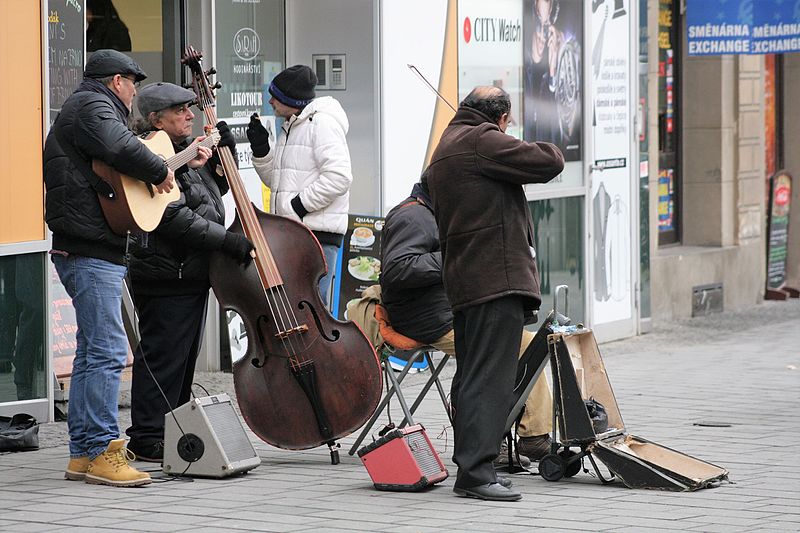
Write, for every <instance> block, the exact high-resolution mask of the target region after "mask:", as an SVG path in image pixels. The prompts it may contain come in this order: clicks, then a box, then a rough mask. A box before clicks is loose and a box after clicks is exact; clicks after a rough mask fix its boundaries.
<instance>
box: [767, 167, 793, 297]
mask: <svg viewBox="0 0 800 533" xmlns="http://www.w3.org/2000/svg"><path fill="white" fill-rule="evenodd" d="M791 207H792V177H791V176H790V175H789V174H788V173H786V172H780V173H778V174H777V175H775V176H773V178H772V179H771V180H770V197H769V213H768V216H769V219H768V221H767V225H768V227H769V230H768V231H769V242H768V244H767V289H768V290H769V289H780V288H781V287H783V284H784V282H785V281H786V257H787V252H788V249H787V247H788V245H789V212H790V210H791Z"/></svg>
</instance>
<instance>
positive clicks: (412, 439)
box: [405, 431, 442, 477]
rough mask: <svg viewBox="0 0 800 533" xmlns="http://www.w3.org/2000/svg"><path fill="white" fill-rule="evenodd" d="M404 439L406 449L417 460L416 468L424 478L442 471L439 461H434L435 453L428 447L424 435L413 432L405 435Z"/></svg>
mask: <svg viewBox="0 0 800 533" xmlns="http://www.w3.org/2000/svg"><path fill="white" fill-rule="evenodd" d="M405 439H406V443H407V444H408V448H409V449H410V450H411V453H413V454H414V458H415V459H416V460H417V466H419V469H420V470H421V471H422V473H423V474H424V475H425V476H426V477H428V476H432V475H434V474H439V473H440V472H441V471H442V469H441V467H440V466H439V461H437V460H436V455H435V454H436V452H435V451H434V450H433V449H432V448H431V447H430V445H428V440H427V439H426V438H425V435H424V433H422V432H421V431H415V432H414V433H409V434H407V435H405Z"/></svg>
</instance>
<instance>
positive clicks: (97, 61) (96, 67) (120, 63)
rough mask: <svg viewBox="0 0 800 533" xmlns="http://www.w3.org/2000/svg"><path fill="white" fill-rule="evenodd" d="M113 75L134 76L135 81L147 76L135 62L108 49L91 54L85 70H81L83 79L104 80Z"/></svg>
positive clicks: (120, 53)
mask: <svg viewBox="0 0 800 533" xmlns="http://www.w3.org/2000/svg"><path fill="white" fill-rule="evenodd" d="M114 74H122V75H123V76H134V77H135V79H136V81H142V80H143V79H145V78H147V74H145V72H144V70H142V67H140V66H139V64H138V63H137V62H136V61H134V60H133V59H131V58H130V57H128V56H126V55H125V54H123V53H122V52H117V51H116V50H109V49H105V50H98V51H96V52H95V53H93V54H92V57H90V58H89V62H88V63H86V68H84V69H83V77H84V78H105V77H106V76H113V75H114Z"/></svg>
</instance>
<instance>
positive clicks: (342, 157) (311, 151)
mask: <svg viewBox="0 0 800 533" xmlns="http://www.w3.org/2000/svg"><path fill="white" fill-rule="evenodd" d="M349 127H350V124H349V122H348V121H347V115H345V112H344V109H342V106H341V105H340V104H339V102H338V101H336V100H335V99H333V98H331V97H330V96H322V97H320V98H316V99H314V100H313V101H312V102H311V103H310V104H308V105H307V106H306V107H305V109H303V111H302V112H301V113H300V114H299V115H293V116H292V117H291V118H290V119H288V120H286V121H284V123H283V126H282V127H281V130H282V133H281V134H280V136H279V137H278V141H277V143H276V146H275V147H274V148H272V150H270V152H269V154H267V155H266V156H264V157H254V158H253V166H254V167H255V169H256V172H257V173H258V175H259V177H260V178H261V181H263V182H264V184H265V185H266V186H267V187H269V188H270V190H271V192H272V194H271V197H270V206H271V209H270V210H271V212H272V213H274V214H276V215H281V216H285V217H289V218H292V219H294V220H299V221H301V222H303V224H305V225H306V226H308V228H309V229H311V230H312V231H325V232H330V233H338V234H340V235H343V234H344V233H345V232H346V231H347V212H348V210H349V208H350V184H351V183H352V182H353V174H352V171H351V169H350V151H349V150H348V149H347V141H346V139H345V135H346V134H347V130H348V128H349ZM298 195H299V196H300V201H301V202H302V204H303V207H304V208H305V209H306V211H308V213H307V214H306V215H305V217H303V218H302V219H301V218H300V216H298V214H297V213H296V212H295V210H294V208H293V207H292V199H293V198H294V197H295V196H298Z"/></svg>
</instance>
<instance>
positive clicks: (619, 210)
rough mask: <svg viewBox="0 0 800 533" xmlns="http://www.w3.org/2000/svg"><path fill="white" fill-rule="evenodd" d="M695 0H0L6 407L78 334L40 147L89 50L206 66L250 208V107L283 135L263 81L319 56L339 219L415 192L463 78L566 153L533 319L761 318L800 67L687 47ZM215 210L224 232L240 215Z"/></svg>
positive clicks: (48, 388) (799, 255)
mask: <svg viewBox="0 0 800 533" xmlns="http://www.w3.org/2000/svg"><path fill="white" fill-rule="evenodd" d="M687 4H688V5H687ZM691 5H692V0H592V1H591V2H589V1H583V0H496V1H493V2H483V1H479V0H406V1H404V2H394V1H389V0H336V1H330V2H318V1H316V0H113V2H112V1H109V0H105V1H100V0H38V1H34V0H0V10H2V12H3V13H4V14H5V15H6V16H5V17H4V19H3V20H4V21H3V22H0V24H2V25H3V28H2V31H0V65H2V66H3V68H4V71H6V72H14V73H15V78H14V79H15V80H16V82H15V83H14V84H4V85H3V86H0V92H2V94H0V96H2V98H0V116H2V117H3V121H2V125H0V146H2V150H3V154H4V155H5V157H4V158H3V160H4V161H8V162H10V166H11V168H10V172H6V173H4V177H3V178H2V180H3V183H4V185H5V187H4V188H5V190H6V191H10V192H11V193H10V194H5V195H2V197H0V207H2V209H0V313H2V314H0V317H1V318H2V323H1V324H0V413H2V414H7V413H14V412H20V411H25V412H30V413H31V414H34V416H36V417H37V418H39V419H40V420H50V419H53V417H54V400H55V399H57V397H58V395H59V387H60V384H63V385H67V386H68V376H69V372H70V368H71V357H72V354H74V350H75V328H76V326H75V320H74V313H72V308H71V305H70V302H69V299H68V297H67V296H66V294H65V293H64V291H63V288H62V287H61V285H60V283H59V282H58V279H57V276H55V273H54V270H53V268H52V266H51V263H50V261H49V259H48V257H47V251H48V250H49V239H48V234H47V229H46V226H45V224H44V222H43V195H44V189H43V183H42V169H41V166H42V165H41V160H42V159H41V155H42V154H41V151H42V147H43V139H44V136H45V135H46V133H47V130H48V128H49V125H50V124H51V123H52V121H53V120H54V119H55V117H56V116H57V114H58V111H59V109H60V106H61V103H63V101H64V100H65V99H66V97H67V96H69V94H71V92H72V90H73V89H74V88H75V87H76V86H77V84H78V83H79V82H80V79H81V76H82V68H83V65H84V64H85V61H86V60H87V58H88V57H89V56H90V54H91V53H92V51H94V50H96V49H99V48H103V47H116V48H119V49H121V50H123V51H125V52H126V53H129V54H130V55H131V56H132V57H134V58H135V59H136V60H137V61H138V62H139V63H140V64H141V65H142V66H143V67H144V70H145V71H146V72H147V73H148V74H149V78H148V80H146V82H145V83H150V82H154V81H162V80H163V81H170V82H174V83H178V84H182V83H185V82H187V81H188V72H187V71H186V70H185V69H184V68H183V66H182V65H181V63H180V58H181V55H182V54H183V51H184V49H185V47H186V46H187V45H192V46H194V47H195V48H196V49H198V50H201V51H202V52H203V56H204V57H203V63H204V66H205V67H206V68H209V67H211V66H214V67H215V68H216V70H217V75H216V79H217V80H218V81H220V82H221V83H222V87H221V88H220V89H219V90H218V91H217V109H216V114H217V116H218V117H219V118H220V119H223V120H226V121H227V122H228V123H229V124H231V125H232V126H233V128H232V129H233V131H234V134H235V135H236V136H237V141H238V142H239V143H240V144H239V146H238V152H239V158H240V159H239V165H240V169H241V170H242V176H243V178H244V180H245V183H246V186H247V189H248V192H249V194H250V197H251V199H252V200H253V201H254V202H255V203H256V204H257V205H259V206H261V207H262V208H264V209H268V207H269V191H268V190H266V189H264V188H263V187H262V185H261V183H260V181H259V180H258V178H257V177H256V175H255V173H254V172H253V171H252V169H251V166H252V165H251V163H250V157H251V155H250V150H249V144H248V143H247V140H246V136H245V134H244V130H245V124H246V123H247V121H248V120H249V116H250V114H252V113H253V112H258V113H260V114H261V115H262V117H263V120H264V122H265V124H266V126H267V127H268V128H269V129H271V130H272V131H273V132H275V131H277V130H278V128H279V127H280V121H279V120H276V118H275V117H274V116H273V115H272V111H271V108H270V106H269V105H268V103H267V101H268V99H269V95H268V93H267V91H266V89H267V87H268V85H269V82H270V80H271V79H272V77H273V76H274V75H275V74H277V73H278V72H280V71H281V70H282V69H283V68H285V67H286V66H289V65H293V64H297V63H303V64H308V65H311V66H312V68H314V69H315V70H316V71H317V73H318V75H319V78H320V85H319V87H318V88H317V94H318V95H330V96H333V97H335V98H336V99H338V100H339V101H340V102H341V103H342V106H343V107H344V109H345V110H346V111H347V113H348V117H349V120H350V132H349V134H348V143H349V146H350V150H351V155H352V160H353V174H354V183H353V187H352V191H351V212H352V213H354V214H362V215H367V216H380V215H384V214H385V213H387V212H388V211H389V209H391V208H392V207H393V206H394V205H395V204H397V203H398V202H400V201H401V200H402V199H404V198H405V197H406V196H407V194H408V192H409V191H410V190H411V187H412V185H413V184H414V183H415V182H416V181H417V180H418V179H419V177H420V175H421V173H422V171H423V169H424V168H425V165H426V162H427V160H428V158H429V157H430V154H431V153H432V151H433V149H434V148H435V146H436V143H437V142H438V139H439V136H440V135H441V132H442V130H443V129H444V127H445V126H446V124H447V122H448V121H449V120H450V118H451V117H452V115H453V110H452V109H451V106H452V107H455V106H457V103H458V102H459V101H460V100H461V99H462V98H463V97H464V96H465V95H466V94H467V93H468V92H469V91H470V90H471V89H472V88H473V87H474V86H476V85H496V86H501V87H503V88H504V89H505V90H506V91H507V92H508V93H509V94H510V96H511V99H512V123H511V127H510V128H509V133H510V134H511V135H515V136H517V137H519V138H522V139H525V140H548V141H551V142H555V143H556V144H558V145H559V146H560V147H561V149H562V151H564V153H565V155H566V159H567V165H566V168H565V171H564V173H563V174H562V175H561V176H559V178H557V179H556V180H554V182H552V183H549V184H545V185H535V186H528V187H527V188H526V194H527V196H528V199H529V202H530V208H531V213H532V215H533V219H534V222H535V226H536V235H535V239H536V243H535V244H536V247H537V250H538V256H537V261H538V262H539V270H540V273H541V275H542V292H543V301H544V304H543V308H545V309H549V308H550V307H551V306H552V302H553V292H554V289H555V287H556V286H558V285H561V284H566V285H568V286H569V295H568V312H569V314H570V315H571V316H572V317H573V318H574V319H575V320H576V321H578V322H582V323H585V324H587V325H589V326H591V327H593V328H594V329H595V331H596V333H597V335H598V337H599V338H600V339H601V340H608V339H614V338H621V337H625V336H630V335H635V334H637V333H641V332H644V331H647V330H648V329H649V328H650V327H651V325H652V324H653V323H656V324H657V323H658V322H659V321H663V320H669V319H674V318H684V317H690V316H693V314H697V313H702V312H711V311H714V310H716V309H727V310H735V309H742V308H746V307H749V306H752V305H757V304H758V303H759V302H760V301H761V299H762V298H763V295H764V289H765V283H766V277H767V259H766V258H767V251H766V248H767V241H768V237H767V235H768V227H767V222H766V219H767V212H768V207H769V205H770V204H769V202H768V199H767V198H768V195H769V194H768V193H769V191H768V179H769V178H770V177H771V176H772V175H773V174H775V173H776V172H778V171H779V170H781V169H786V170H788V171H789V172H790V173H791V174H793V175H795V176H796V175H797V174H798V173H800V159H798V158H800V156H798V155H797V154H794V153H792V152H791V151H790V150H787V149H786V147H788V146H791V142H792V141H793V140H797V139H798V138H799V137H800V125H798V124H797V123H796V122H797V121H792V120H790V117H792V116H798V110H797V109H796V108H797V106H798V105H800V104H798V103H797V101H799V100H800V99H798V98H793V96H794V95H797V94H798V89H796V87H797V82H798V81H800V58H798V54H791V53H786V54H780V55H771V56H767V55H708V56H702V57H700V56H698V57H694V56H690V55H689V54H688V51H687V50H688V47H687V22H686V9H691ZM120 22H121V25H120ZM12 24H13V26H12ZM543 35H548V36H550V35H554V37H553V38H552V40H551V38H550V37H548V38H547V39H544V38H543V37H542V36H543ZM765 79H766V80H767V81H765ZM22 84H24V85H22ZM20 87H24V88H29V89H30V90H20ZM437 92H438V93H439V94H438V95H437V94H436V93H437ZM198 122H199V121H198ZM198 127H199V126H198ZM198 133H199V130H198ZM12 154H13V157H12ZM797 194H798V193H796V192H793V193H792V198H796V196H797ZM228 211H229V216H230V217H231V218H232V212H233V206H232V203H229V204H228ZM798 226H800V219H799V218H798V217H794V218H791V217H790V218H789V245H788V248H787V255H786V257H787V260H786V263H785V264H786V269H785V270H786V272H785V278H786V284H787V285H790V286H791V285H793V284H794V286H797V285H798V284H800V247H799V246H798V245H797V244H796V243H797V241H798V240H800V227H798ZM342 275H346V272H345V273H343V274H342ZM560 305H562V306H563V305H564V303H561V304H560ZM562 309H563V307H562ZM208 313H209V316H208V318H209V320H208V322H207V323H208V324H209V327H208V328H207V330H208V331H207V336H206V339H205V341H206V342H205V345H204V349H203V350H204V358H203V361H204V364H203V363H201V364H200V365H199V367H200V368H202V369H208V370H215V369H220V368H224V367H225V366H226V359H228V358H227V356H226V355H225V354H227V353H230V351H231V346H232V345H233V344H237V343H238V344H240V345H241V344H243V343H245V342H246V339H245V337H246V336H245V335H242V332H241V331H238V330H236V328H235V327H231V317H230V316H229V315H228V314H226V313H225V312H224V311H223V310H220V309H219V308H218V306H217V305H216V304H214V303H212V304H211V305H210V306H209V311H208ZM128 314H130V313H128ZM233 323H234V324H235V321H234V322H233ZM221 354H222V355H221Z"/></svg>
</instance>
